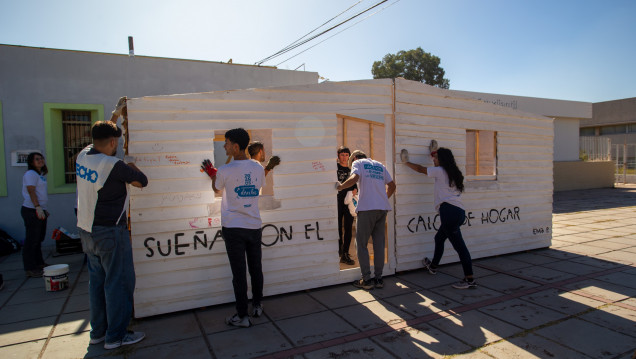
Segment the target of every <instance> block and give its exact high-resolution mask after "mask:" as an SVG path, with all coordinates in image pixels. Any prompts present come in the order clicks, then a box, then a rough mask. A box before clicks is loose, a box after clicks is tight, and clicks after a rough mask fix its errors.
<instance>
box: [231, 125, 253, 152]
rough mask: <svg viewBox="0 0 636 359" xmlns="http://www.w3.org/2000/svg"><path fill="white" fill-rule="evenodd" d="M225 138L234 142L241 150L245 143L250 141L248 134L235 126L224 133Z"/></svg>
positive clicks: (243, 149) (245, 145)
mask: <svg viewBox="0 0 636 359" xmlns="http://www.w3.org/2000/svg"><path fill="white" fill-rule="evenodd" d="M225 139H227V140H230V142H232V143H236V144H237V145H239V149H240V150H241V151H245V149H246V148H247V144H248V143H250V134H249V133H247V131H245V130H244V129H242V128H235V129H232V130H229V131H227V132H226V133H225Z"/></svg>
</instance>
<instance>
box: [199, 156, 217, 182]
mask: <svg viewBox="0 0 636 359" xmlns="http://www.w3.org/2000/svg"><path fill="white" fill-rule="evenodd" d="M201 172H205V173H207V175H208V176H210V178H214V177H216V168H214V166H213V165H212V162H210V160H209V159H207V158H206V159H205V160H203V162H201Z"/></svg>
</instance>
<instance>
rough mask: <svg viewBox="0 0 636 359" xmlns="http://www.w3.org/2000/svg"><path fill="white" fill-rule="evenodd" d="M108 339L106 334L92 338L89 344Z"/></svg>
mask: <svg viewBox="0 0 636 359" xmlns="http://www.w3.org/2000/svg"><path fill="white" fill-rule="evenodd" d="M105 339H106V336H105V335H104V336H103V337H101V338H91V340H90V341H89V342H88V344H90V345H95V344H99V343H101V342H103V341H104V340H105Z"/></svg>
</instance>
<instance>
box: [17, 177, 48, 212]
mask: <svg viewBox="0 0 636 359" xmlns="http://www.w3.org/2000/svg"><path fill="white" fill-rule="evenodd" d="M27 186H33V187H35V196H36V197H37V198H38V202H39V203H38V204H39V205H40V207H42V209H46V204H47V202H48V201H49V196H48V194H47V192H46V176H45V175H39V174H38V173H37V172H35V171H34V170H28V171H26V173H25V174H24V177H22V197H24V202H22V205H23V206H24V207H26V208H35V206H34V205H33V201H31V196H29V191H27Z"/></svg>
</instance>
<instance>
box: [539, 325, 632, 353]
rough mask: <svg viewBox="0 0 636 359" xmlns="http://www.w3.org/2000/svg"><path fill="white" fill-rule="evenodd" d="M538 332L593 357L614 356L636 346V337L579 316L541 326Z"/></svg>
mask: <svg viewBox="0 0 636 359" xmlns="http://www.w3.org/2000/svg"><path fill="white" fill-rule="evenodd" d="M536 334H538V335H541V336H543V337H545V338H550V339H552V340H554V341H556V342H559V343H563V344H565V345H567V346H568V347H570V348H576V350H578V351H580V352H583V353H585V354H586V355H589V356H591V357H593V358H613V357H614V356H617V355H619V354H622V353H623V352H625V351H627V350H629V349H632V348H634V338H632V337H629V336H627V335H624V334H621V333H617V332H615V331H612V330H610V329H607V328H604V327H602V326H599V325H595V324H592V323H589V322H586V321H584V320H580V319H577V318H572V319H568V320H566V321H563V322H561V323H558V324H555V325H551V326H548V327H545V328H541V329H539V330H537V331H536ZM590 338H594V340H590Z"/></svg>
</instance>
